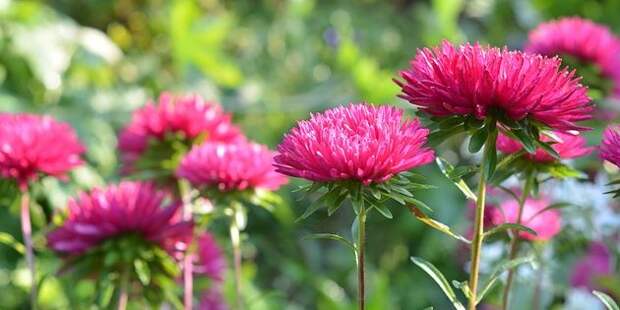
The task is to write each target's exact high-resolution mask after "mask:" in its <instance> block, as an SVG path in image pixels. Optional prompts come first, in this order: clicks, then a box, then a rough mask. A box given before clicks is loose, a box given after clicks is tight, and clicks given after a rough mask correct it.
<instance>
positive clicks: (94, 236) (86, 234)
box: [47, 182, 193, 255]
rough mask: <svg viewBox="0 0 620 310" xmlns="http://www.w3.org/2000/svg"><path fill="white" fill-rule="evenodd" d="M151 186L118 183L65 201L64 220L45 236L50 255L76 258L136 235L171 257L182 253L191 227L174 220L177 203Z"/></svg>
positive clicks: (190, 234)
mask: <svg viewBox="0 0 620 310" xmlns="http://www.w3.org/2000/svg"><path fill="white" fill-rule="evenodd" d="M168 198H169V197H168V195H167V194H166V193H165V192H162V191H158V190H157V189H156V188H155V186H154V185H153V184H151V183H141V182H121V183H119V184H118V185H111V186H108V187H105V188H95V189H93V190H92V191H91V192H89V193H82V194H80V196H79V198H77V199H71V200H70V201H69V207H68V215H67V220H66V221H65V222H64V224H63V225H62V226H61V227H59V228H57V229H56V230H54V231H52V232H51V233H49V234H48V236H47V240H48V245H49V246H50V248H52V249H53V250H54V251H56V252H59V253H63V254H67V255H80V254H82V253H85V252H86V251H88V250H89V249H91V248H94V247H96V246H97V245H99V244H101V243H102V242H104V241H106V240H108V239H110V238H116V237H120V236H122V235H127V234H133V235H139V236H141V237H142V238H144V240H145V241H149V242H152V243H154V244H157V245H159V246H160V247H161V248H162V249H164V250H166V251H168V252H169V253H171V254H174V253H177V252H179V251H183V250H185V249H186V247H187V244H188V242H189V241H190V240H191V238H192V227H193V225H192V223H191V222H183V221H180V220H179V219H178V218H179V216H178V212H177V211H179V207H180V206H181V204H180V203H178V202H173V203H166V200H167V199H168Z"/></svg>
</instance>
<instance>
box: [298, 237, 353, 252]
mask: <svg viewBox="0 0 620 310" xmlns="http://www.w3.org/2000/svg"><path fill="white" fill-rule="evenodd" d="M304 239H328V240H334V241H338V242H341V243H343V244H344V245H346V246H347V247H349V248H350V249H351V250H352V251H353V252H354V253H357V249H356V248H355V245H354V244H353V243H352V242H351V241H349V240H347V239H346V238H345V237H343V236H340V235H338V234H330V233H319V234H311V235H308V236H305V237H304Z"/></svg>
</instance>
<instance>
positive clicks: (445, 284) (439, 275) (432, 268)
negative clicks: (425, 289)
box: [411, 256, 465, 310]
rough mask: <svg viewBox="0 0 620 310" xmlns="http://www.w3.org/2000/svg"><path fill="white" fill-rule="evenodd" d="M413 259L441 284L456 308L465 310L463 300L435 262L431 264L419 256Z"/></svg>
mask: <svg viewBox="0 0 620 310" xmlns="http://www.w3.org/2000/svg"><path fill="white" fill-rule="evenodd" d="M411 261H412V262H413V263H414V264H416V265H417V266H418V267H420V268H421V269H422V270H424V272H426V274H428V275H429V276H431V278H433V280H434V281H435V283H437V285H439V287H440V288H441V290H442V291H443V293H444V294H445V295H446V297H448V299H449V300H450V302H452V305H453V306H454V308H455V309H457V310H465V307H464V306H463V304H461V302H460V301H459V300H458V299H457V297H456V294H455V293H454V291H453V290H452V287H450V283H448V280H446V277H444V275H443V274H442V273H441V271H439V269H437V268H436V267H435V266H433V264H431V263H430V262H428V261H426V260H424V259H422V258H419V257H413V256H412V257H411Z"/></svg>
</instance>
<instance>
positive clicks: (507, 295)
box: [502, 172, 534, 310]
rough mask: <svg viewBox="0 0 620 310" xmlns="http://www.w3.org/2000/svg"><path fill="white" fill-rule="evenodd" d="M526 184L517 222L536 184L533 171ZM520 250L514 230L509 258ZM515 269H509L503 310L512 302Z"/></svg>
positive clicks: (529, 173) (527, 173)
mask: <svg viewBox="0 0 620 310" xmlns="http://www.w3.org/2000/svg"><path fill="white" fill-rule="evenodd" d="M524 175H525V185H524V186H523V192H522V193H521V197H519V211H518V213H517V224H521V220H522V217H523V209H524V206H525V201H526V200H527V197H528V196H529V194H530V192H531V190H532V186H533V185H534V176H533V175H532V173H531V172H526V173H525V174H524ZM518 252H519V235H518V232H517V231H513V233H512V239H511V240H510V250H509V254H508V260H509V261H510V260H513V259H515V258H516V257H517V253H518ZM514 270H515V268H511V269H510V270H508V278H507V280H506V286H505V287H504V294H503V298H502V310H507V309H508V305H509V304H510V289H511V288H512V282H513V278H514Z"/></svg>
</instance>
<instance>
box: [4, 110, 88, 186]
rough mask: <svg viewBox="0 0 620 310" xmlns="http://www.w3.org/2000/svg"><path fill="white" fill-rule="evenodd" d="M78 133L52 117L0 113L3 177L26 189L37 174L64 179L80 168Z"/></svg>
mask: <svg viewBox="0 0 620 310" xmlns="http://www.w3.org/2000/svg"><path fill="white" fill-rule="evenodd" d="M82 153H84V147H83V146H82V145H81V144H80V142H79V140H78V137H77V135H76V134H75V131H74V130H73V129H72V128H71V127H70V126H69V125H68V124H66V123H62V122H58V121H56V120H54V119H53V118H52V117H50V116H39V115H31V114H15V115H13V114H8V113H0V176H2V177H4V178H9V179H14V180H16V181H17V183H18V184H19V186H20V187H21V188H22V190H23V189H25V188H26V187H27V186H28V183H29V182H30V181H34V180H36V179H37V177H38V174H45V175H50V176H54V177H64V176H65V175H66V173H67V172H69V170H71V169H73V168H74V167H76V166H78V165H81V164H82V160H81V159H80V155H81V154H82Z"/></svg>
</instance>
